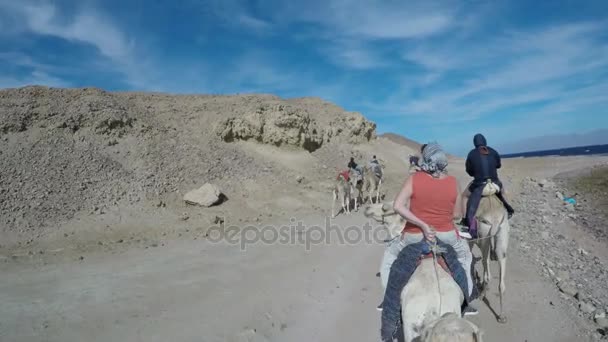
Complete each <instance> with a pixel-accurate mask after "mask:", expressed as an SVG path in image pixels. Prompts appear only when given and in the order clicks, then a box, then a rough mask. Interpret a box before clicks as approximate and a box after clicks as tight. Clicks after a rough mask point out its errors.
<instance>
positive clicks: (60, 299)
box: [0, 214, 582, 342]
mask: <svg viewBox="0 0 608 342" xmlns="http://www.w3.org/2000/svg"><path fill="white" fill-rule="evenodd" d="M323 222H324V218H320V217H316V218H308V219H306V220H304V222H303V224H304V225H305V226H308V227H310V226H309V225H311V224H317V225H321V226H323V225H324V223H323ZM365 222H367V219H365V218H364V217H363V216H362V215H361V214H354V215H352V216H350V217H347V216H339V217H338V218H337V219H336V220H335V221H334V223H335V224H337V225H339V226H341V230H342V231H344V229H346V227H348V226H351V225H362V224H363V223H365ZM287 224H289V223H287ZM514 229H518V227H515V228H514ZM296 236H298V234H296ZM336 236H337V235H336ZM351 237H356V236H354V235H351ZM382 252H383V246H382V245H381V244H378V243H366V242H359V243H357V244H354V245H340V244H339V242H338V241H337V240H334V241H332V242H331V244H330V245H326V244H319V245H315V246H312V247H311V249H310V250H309V251H307V250H306V249H305V246H303V245H298V244H294V245H289V244H283V245H281V244H277V243H274V244H257V245H253V246H248V247H247V249H246V250H245V251H243V250H241V249H240V247H239V246H235V245H227V244H225V243H223V244H220V243H215V244H214V243H210V242H208V241H189V242H186V241H181V242H174V243H172V244H168V245H166V246H164V247H158V248H150V249H145V250H142V249H135V250H130V251H126V252H124V253H120V254H116V255H108V254H105V255H97V256H95V255H91V256H87V257H86V258H85V259H84V260H80V261H73V262H64V263H60V264H52V265H46V266H34V265H29V266H28V265H23V264H21V265H17V264H11V263H6V264H4V265H3V266H2V269H1V271H0V272H2V281H1V282H0V302H1V303H2V305H1V306H0V340H1V341H32V342H34V341H40V342H43V341H44V342H49V341H58V342H59V341H61V342H69V341H90V342H93V341H146V342H152V341H159V342H160V341H163V342H164V341H294V342H295V341H374V340H379V323H380V313H379V312H377V311H376V309H375V307H376V305H377V304H378V303H379V301H380V300H381V287H380V282H379V278H376V277H375V273H376V272H377V270H378V266H379V262H380V258H381V255H382ZM496 274H497V272H495V275H496ZM493 285H495V287H493V289H492V290H491V293H492V294H491V295H490V296H489V299H490V301H491V304H492V305H497V297H496V296H495V293H496V286H497V283H494V284H493ZM507 292H508V297H507V304H506V313H507V315H508V318H509V322H508V324H506V325H500V324H498V323H497V322H496V320H495V319H494V316H493V315H492V313H491V311H490V310H489V309H488V307H487V306H486V305H485V304H481V306H480V307H481V308H480V315H479V316H476V317H474V318H472V320H473V321H474V322H475V323H476V324H478V325H479V326H480V327H481V328H482V329H483V330H484V331H485V336H486V339H485V340H486V341H497V342H501V341H505V342H507V341H509V342H512V341H580V340H582V339H581V338H580V337H578V336H579V334H580V333H581V332H580V331H579V330H578V328H577V326H576V325H575V324H574V323H572V321H571V320H570V318H569V316H568V315H567V314H566V313H565V308H563V307H562V306H561V304H560V301H559V298H558V293H557V291H556V290H555V289H553V287H550V286H547V284H546V283H545V281H544V280H543V279H542V278H541V277H540V276H539V275H537V274H536V272H535V271H534V270H533V269H532V268H531V267H529V266H528V264H527V263H526V261H525V260H521V259H520V258H519V257H518V253H517V247H516V245H515V244H513V245H512V248H511V258H510V259H509V262H508V273H507Z"/></svg>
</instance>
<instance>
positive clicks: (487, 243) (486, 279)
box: [479, 239, 491, 297]
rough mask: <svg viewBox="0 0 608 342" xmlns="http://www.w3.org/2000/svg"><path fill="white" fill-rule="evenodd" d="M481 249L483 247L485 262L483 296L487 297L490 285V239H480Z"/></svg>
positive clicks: (482, 257)
mask: <svg viewBox="0 0 608 342" xmlns="http://www.w3.org/2000/svg"><path fill="white" fill-rule="evenodd" d="M479 249H481V262H482V264H483V288H482V290H481V296H482V297H485V296H486V293H487V291H488V286H489V285H490V279H491V277H490V240H488V239H483V240H479Z"/></svg>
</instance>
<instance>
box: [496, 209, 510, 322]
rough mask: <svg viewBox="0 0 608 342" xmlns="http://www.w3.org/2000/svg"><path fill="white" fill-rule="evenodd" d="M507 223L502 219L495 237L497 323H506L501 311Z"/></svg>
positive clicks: (507, 238) (503, 292) (505, 262)
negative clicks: (498, 303)
mask: <svg viewBox="0 0 608 342" xmlns="http://www.w3.org/2000/svg"><path fill="white" fill-rule="evenodd" d="M509 229H510V227H509V221H508V220H507V219H506V217H505V218H504V220H503V222H502V227H501V229H500V232H499V234H498V236H497V237H496V257H497V258H498V265H499V272H500V273H499V275H500V277H499V278H500V283H499V285H498V292H499V295H500V314H499V316H498V322H499V323H503V324H504V323H507V317H506V315H505V314H504V311H503V302H504V295H505V291H506V285H505V274H506V272H507V248H508V245H509Z"/></svg>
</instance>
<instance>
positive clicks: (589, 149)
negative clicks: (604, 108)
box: [501, 145, 608, 158]
mask: <svg viewBox="0 0 608 342" xmlns="http://www.w3.org/2000/svg"><path fill="white" fill-rule="evenodd" d="M602 154H608V145H593V146H580V147H569V148H560V149H555V150H545V151H533V152H523V153H512V154H503V155H501V157H502V158H519V157H548V156H584V155H602Z"/></svg>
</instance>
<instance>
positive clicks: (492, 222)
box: [474, 182, 511, 323]
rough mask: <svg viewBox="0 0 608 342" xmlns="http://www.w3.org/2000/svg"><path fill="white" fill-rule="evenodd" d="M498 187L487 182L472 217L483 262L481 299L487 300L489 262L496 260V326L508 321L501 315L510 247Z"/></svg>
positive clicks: (506, 215) (507, 222)
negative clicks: (497, 274) (498, 309)
mask: <svg viewBox="0 0 608 342" xmlns="http://www.w3.org/2000/svg"><path fill="white" fill-rule="evenodd" d="M500 190H501V189H500V187H499V186H498V185H497V184H495V183H492V182H488V183H487V184H486V185H485V187H484V189H483V192H482V197H481V201H480V202H479V207H478V208H477V212H476V214H475V218H476V219H477V223H478V224H477V233H478V238H477V239H476V240H475V241H474V243H476V244H477V246H479V249H480V250H481V255H482V262H483V288H482V291H481V296H482V297H484V298H485V297H486V294H487V290H488V288H489V284H490V279H492V277H491V276H490V258H492V260H498V266H499V268H498V271H499V278H500V281H499V284H498V292H499V295H500V312H499V314H498V317H497V319H498V322H499V323H506V322H507V317H506V316H505V314H504V311H503V301H504V294H505V290H506V287H505V273H506V271H507V248H508V246H509V231H510V230H511V226H510V224H509V217H508V213H507V210H506V209H505V207H504V205H503V203H502V201H501V200H500V199H499V198H498V196H497V195H496V194H497V193H498V192H499V191H500Z"/></svg>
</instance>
